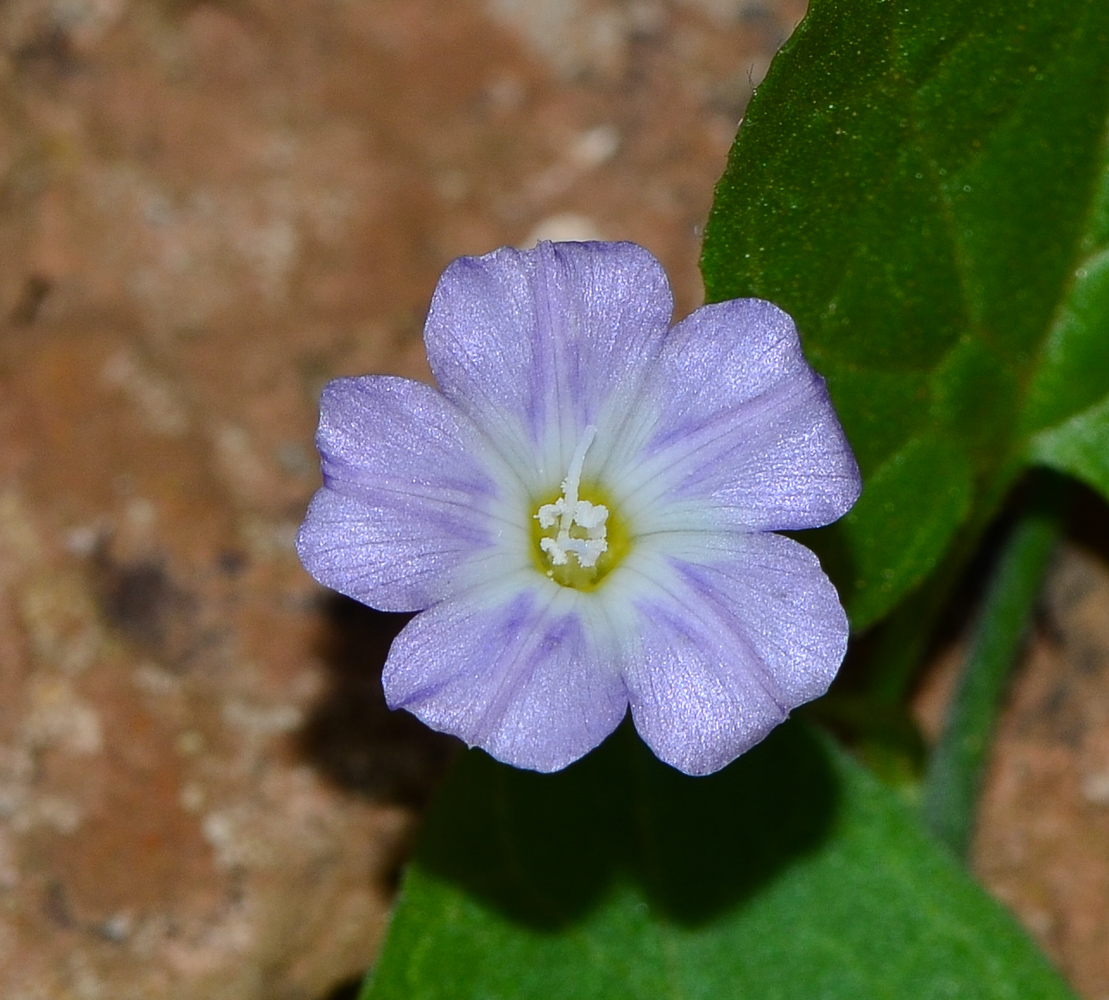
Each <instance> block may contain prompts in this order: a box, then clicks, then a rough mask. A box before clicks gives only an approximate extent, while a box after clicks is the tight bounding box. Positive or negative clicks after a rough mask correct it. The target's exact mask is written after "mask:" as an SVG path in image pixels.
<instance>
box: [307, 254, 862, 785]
mask: <svg viewBox="0 0 1109 1000" xmlns="http://www.w3.org/2000/svg"><path fill="white" fill-rule="evenodd" d="M672 309H673V300H672V297H671V294H670V288H669V285H668V283H667V281H666V276H665V274H664V273H663V271H662V268H661V267H660V265H659V264H658V262H657V261H656V260H655V259H654V258H653V257H652V256H651V255H650V254H649V253H648V252H647V251H646V250H644V249H642V248H641V247H638V246H635V245H634V244H631V243H543V244H540V245H539V246H538V247H537V248H536V249H534V250H530V251H517V250H513V249H510V248H502V249H500V250H496V251H494V252H493V253H490V254H487V255H486V256H484V257H463V258H461V259H459V260H456V261H455V262H454V263H452V264H451V265H450V266H449V267H448V268H447V270H446V271H445V272H444V274H443V277H442V278H441V279H440V281H439V286H438V288H437V289H436V290H435V295H434V297H433V299H432V303H431V311H430V314H429V316H428V320H427V326H426V328H425V330H424V341H425V343H426V345H427V353H428V359H429V361H430V363H431V369H432V372H433V373H434V375H435V378H436V379H437V380H438V383H439V389H438V390H436V389H433V388H431V387H430V386H428V385H424V384H423V383H421V382H412V381H409V380H407V379H401V378H393V377H387V376H372V375H371V376H366V377H364V378H341V379H336V380H335V381H334V382H332V383H331V384H330V385H328V386H327V388H326V389H325V390H324V393H323V398H322V401H321V404H320V406H321V417H320V427H319V432H318V434H317V439H316V441H317V446H318V447H319V451H320V455H321V457H322V467H323V478H324V484H325V485H324V487H323V488H322V489H321V490H320V491H319V492H318V493H317V494H316V496H315V498H314V499H313V500H312V504H311V506H310V507H309V510H308V514H307V517H306V518H305V521H304V524H303V526H302V527H301V529H300V534H299V536H298V538H297V551H298V552H299V553H300V558H301V560H302V561H303V563H304V565H305V566H306V567H307V569H308V571H309V572H310V573H311V574H312V575H313V576H314V577H315V578H316V579H317V580H319V581H320V582H321V583H324V584H326V585H327V586H329V587H333V588H334V589H335V590H338V591H340V592H342V593H344V594H347V595H349V596H350V597H353V598H355V599H356V600H358V601H361V602H363V603H364V604H368V605H370V606H371V607H374V608H378V609H380V610H383V611H419V612H421V613H420V614H418V615H417V616H416V617H414V618H413V619H412V620H411V622H409V623H408V625H407V626H406V627H405V628H404V630H403V631H402V632H401V633H400V635H399V636H397V638H396V640H395V641H394V643H393V646H392V649H391V650H390V652H389V658H388V660H387V662H386V664H385V672H384V678H383V679H384V685H385V696H386V699H387V700H388V703H389V705H390V706H391V707H393V708H405V709H407V710H408V711H410V712H412V713H414V714H415V715H417V716H419V717H420V718H421V719H423V720H424V722H426V723H427V724H428V725H429V726H431V727H433V728H435V729H439V730H444V731H446V732H449V733H454V734H455V735H457V736H460V737H461V738H462V739H463V740H465V741H466V742H467V743H469V744H471V745H477V746H480V747H483V748H484V749H485V750H487V751H488V752H489V753H491V754H492V755H493V756H494V757H497V758H499V759H500V760H502V761H505V762H507V763H509V764H514V765H516V766H518V767H526V768H533V769H535V770H538V771H555V770H558V769H559V768H562V767H565V766H566V765H567V764H569V763H571V762H572V761H574V760H576V759H577V758H579V757H581V756H582V755H583V754H585V753H587V752H588V751H589V750H591V749H592V748H593V747H595V746H597V745H598V744H599V743H600V742H601V741H602V740H603V739H604V738H605V737H606V736H607V735H608V734H609V733H611V732H612V730H613V729H614V728H615V727H616V726H617V724H618V723H619V722H620V720H621V719H622V718H623V717H624V714H625V713H626V712H627V710H628V707H629V706H630V708H631V713H632V718H633V719H634V721H635V725H636V728H637V729H638V730H639V733H640V735H641V736H642V737H643V739H644V740H645V741H646V742H647V743H648V744H649V745H650V746H651V748H652V749H653V750H654V752H655V753H656V754H657V755H658V756H659V757H660V758H661V759H662V760H664V761H666V762H667V763H669V764H672V765H673V766H674V767H677V768H680V769H681V770H682V771H685V772H686V773H688V774H708V773H710V772H712V771H715V770H717V769H718V768H720V767H723V766H724V765H725V764H727V763H729V762H730V761H731V760H733V759H734V758H735V757H737V756H738V755H739V754H741V753H743V752H744V751H745V750H747V749H748V748H750V747H751V746H753V745H754V744H755V743H757V742H758V741H759V740H761V739H762V738H763V737H764V736H766V734H767V733H768V732H769V731H770V730H771V729H772V728H773V727H774V726H776V725H777V724H778V723H780V722H781V721H782V720H783V719H785V718H786V716H787V715H788V714H789V712H790V710H791V709H792V708H794V707H796V706H797V705H800V704H802V703H803V702H806V701H809V700H810V699H812V698H815V697H817V696H818V695H821V694H823V693H824V691H825V690H826V689H827V687H828V685H829V683H830V682H831V680H832V678H833V676H834V675H835V673H836V670H837V669H838V668H839V665H840V662H841V661H842V659H843V654H844V650H845V648H846V644H847V632H848V626H847V618H846V616H845V614H844V611H843V608H842V607H841V606H840V603H839V599H838V597H837V595H836V591H835V588H834V587H833V586H832V584H831V583H830V582H829V580H828V578H827V577H826V576H825V575H824V573H823V572H822V571H821V569H820V565H819V563H818V562H817V559H816V557H815V556H814V555H813V554H812V553H811V552H810V551H809V550H808V549H806V548H804V547H803V546H802V545H799V544H798V543H797V542H795V541H792V540H791V539H789V538H785V537H783V536H781V535H776V534H772V533H771V532H774V531H780V530H791V529H795V528H812V527H816V526H818V525H822V524H827V523H829V522H830V521H834V520H835V519H836V518H838V517H840V516H841V515H842V514H843V513H844V512H845V511H847V510H848V508H849V507H850V506H851V504H852V503H854V501H855V498H856V497H857V496H858V493H859V473H858V468H857V466H856V465H855V460H854V457H853V456H852V454H851V449H850V448H849V446H848V444H847V441H846V440H845V438H844V435H843V431H842V429H841V427H840V425H839V422H838V420H837V419H836V415H835V413H834V411H833V409H832V405H831V403H830V401H829V399H828V394H827V392H826V390H825V388H824V381H823V379H821V378H820V376H818V375H817V374H816V373H815V372H813V370H812V369H811V368H810V367H809V365H808V363H807V362H806V361H805V359H804V357H803V355H802V353H801V348H800V344H799V342H798V339H797V332H796V329H795V328H794V325H793V322H792V321H791V320H790V318H789V317H788V316H787V315H786V314H785V313H783V312H782V311H781V310H780V309H778V308H777V307H775V306H773V305H771V304H770V303H768V302H763V301H760V300H758V299H737V300H735V301H732V302H722V303H719V304H717V305H709V306H705V307H703V308H701V309H698V310H697V311H696V312H694V313H693V314H692V315H691V316H689V317H688V318H687V319H685V320H683V321H682V322H681V323H679V324H678V325H677V326H675V327H674V328H673V329H670V328H669V326H670V318H671V312H672Z"/></svg>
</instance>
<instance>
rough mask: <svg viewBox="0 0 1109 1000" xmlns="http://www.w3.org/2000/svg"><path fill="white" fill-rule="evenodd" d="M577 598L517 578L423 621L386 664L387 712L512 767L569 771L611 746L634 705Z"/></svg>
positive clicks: (405, 634) (440, 608)
mask: <svg viewBox="0 0 1109 1000" xmlns="http://www.w3.org/2000/svg"><path fill="white" fill-rule="evenodd" d="M580 598H581V595H580V594H577V593H576V592H574V591H570V590H567V589H565V588H561V587H558V586H557V585H555V584H551V583H550V582H549V581H546V580H538V581H537V582H533V581H532V580H529V579H528V578H527V576H525V575H524V574H518V575H517V576H516V578H514V579H509V580H506V581H498V582H497V583H494V584H490V585H488V586H486V587H483V588H479V589H478V590H475V591H473V592H471V593H470V594H468V595H467V596H466V597H463V598H457V599H454V600H450V601H444V602H442V603H441V604H437V605H435V606H434V607H432V608H430V609H429V610H427V611H425V612H424V613H423V614H421V615H417V616H416V617H415V618H413V619H412V621H411V622H409V623H408V625H407V626H405V628H404V630H403V631H402V632H401V633H400V635H399V636H397V638H396V639H395V640H394V642H393V647H392V649H391V650H390V651H389V658H388V660H387V661H386V663H385V671H384V674H383V681H384V685H385V697H386V700H387V702H388V704H389V707H390V708H405V709H407V710H408V711H410V712H412V713H413V714H414V715H416V716H418V717H419V718H421V719H422V720H423V721H424V722H426V723H427V724H428V725H429V726H431V727H432V728H433V729H438V730H441V731H443V732H448V733H453V734H454V735H456V736H459V737H461V738H462V739H463V740H465V741H466V742H467V743H468V744H470V745H471V746H480V747H482V748H483V749H484V750H486V751H487V752H488V753H490V754H492V755H493V756H494V757H496V758H497V759H498V760H502V761H504V762H505V763H508V764H512V765H514V766H515V767H526V768H531V769H533V770H536V771H557V770H559V769H560V768H563V767H565V766H566V765H567V764H570V763H572V762H573V761H575V760H577V759H578V758H579V757H581V756H582V755H583V754H585V753H587V752H588V751H590V750H592V749H593V748H594V747H595V746H597V745H598V744H599V743H600V742H601V741H602V740H603V739H604V738H605V737H606V736H608V734H609V733H611V732H612V730H613V729H615V728H616V726H617V725H618V724H619V722H620V720H621V719H622V718H623V717H624V714H625V713H626V711H627V704H628V702H627V694H626V692H625V690H624V684H623V681H622V680H621V679H620V675H619V673H618V671H617V669H616V667H615V664H614V663H613V661H612V659H611V658H610V657H607V656H605V655H603V641H604V634H603V632H602V633H598V630H597V629H596V628H595V627H594V624H593V623H592V622H591V621H590V609H589V607H588V604H587V602H585V601H582V600H581V599H580Z"/></svg>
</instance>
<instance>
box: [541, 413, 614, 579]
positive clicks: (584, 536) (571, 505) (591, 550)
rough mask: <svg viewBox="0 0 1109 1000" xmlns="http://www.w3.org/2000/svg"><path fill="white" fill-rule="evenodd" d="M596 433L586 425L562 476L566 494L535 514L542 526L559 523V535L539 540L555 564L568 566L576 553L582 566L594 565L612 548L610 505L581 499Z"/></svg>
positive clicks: (590, 567) (548, 526) (551, 525)
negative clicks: (574, 531) (584, 471)
mask: <svg viewBox="0 0 1109 1000" xmlns="http://www.w3.org/2000/svg"><path fill="white" fill-rule="evenodd" d="M596 436H597V428H596V427H594V426H593V425H590V426H588V427H586V428H585V431H584V432H583V433H582V437H581V440H580V441H579V442H578V446H577V448H575V449H574V455H573V458H571V459H570V470H569V471H568V472H567V473H566V478H565V479H564V480H562V496H560V497H559V498H558V499H557V500H555V502H554V503H547V504H543V506H542V507H540V508H539V510H538V512H537V513H536V514H535V517H536V519H537V520H538V521H539V527H541V528H544V529H550V528H553V527H554V526H555V524H556V523H557V524H558V534H557V536H555V537H554V538H550V537H547V538H541V539H540V540H539V548H540V549H541V550H542V551H543V553H544V554H545V555H546V556H547V558H548V559H550V561H551V565H552V566H565V565H566V562H567V559H568V558H569V556H570V554H571V553H573V555H574V558H575V559H576V560H577V562H578V565H579V566H581V567H582V568H583V569H592V568H593V567H594V566H596V565H597V560H598V559H599V558H600V557H601V555H602V554H603V553H604V552H605V550H606V549H607V548H608V540H607V537H606V531H605V522H606V521H607V520H608V508H607V507H606V506H605V505H604V504H599V503H597V504H595V503H590V502H589V501H588V500H579V499H578V491H579V489H580V488H581V472H582V467H583V466H584V465H585V453H586V452H587V451H588V450H589V446H590V445H591V444H592V443H593V439H594V438H595V437H596ZM573 528H577V529H578V534H576V535H572V534H571V533H570V531H571V529H573Z"/></svg>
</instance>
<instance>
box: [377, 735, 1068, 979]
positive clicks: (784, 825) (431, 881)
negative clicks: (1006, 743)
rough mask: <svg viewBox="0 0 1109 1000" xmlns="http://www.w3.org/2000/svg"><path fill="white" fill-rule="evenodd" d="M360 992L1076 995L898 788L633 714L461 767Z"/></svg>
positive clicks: (800, 743)
mask: <svg viewBox="0 0 1109 1000" xmlns="http://www.w3.org/2000/svg"><path fill="white" fill-rule="evenodd" d="M364 996H365V997H366V998H367V1000H469V998H475V1000H476V998H482V1000H492V998H504V1000H529V998H536V1000H551V998H552V997H559V998H562V997H567V998H569V997H573V998H576V1000H592V998H596V1000H614V998H619V1000H624V998H643V1000H657V998H659V997H673V998H682V1000H695V998H703V1000H724V998H727V1000H745V998H751V1000H786V998H790V1000H793V998H804V1000H811V998H817V997H819V998H821V1000H871V998H889V1000H894V998H896V1000H903V998H905V997H912V998H913V1000H932V998H936V1000H938V998H941V997H942V998H950V997H973V998H975V1000H1000V998H1013V1000H1016V998H1020V1000H1041V998H1042V1000H1047V998H1065V997H1071V996H1072V994H1071V993H1070V992H1069V991H1068V989H1067V988H1066V986H1065V985H1064V984H1063V983H1062V982H1061V981H1060V980H1059V978H1058V977H1057V976H1056V975H1055V974H1054V973H1053V972H1052V971H1051V969H1050V968H1049V967H1048V966H1047V964H1046V962H1045V961H1044V959H1043V958H1042V957H1041V956H1040V955H1039V953H1038V952H1037V951H1036V949H1035V947H1034V946H1033V945H1032V944H1031V943H1030V941H1029V940H1028V939H1027V938H1026V937H1025V935H1024V934H1023V933H1022V932H1021V931H1020V930H1019V929H1018V928H1017V927H1016V925H1015V924H1014V922H1013V920H1012V919H1011V918H1010V917H1009V916H1008V914H1006V913H1005V912H1004V911H1003V910H1002V909H1001V908H1000V907H999V906H998V905H997V904H996V903H995V902H994V901H993V900H991V899H990V898H989V897H988V896H987V895H986V894H985V893H984V892H983V891H982V890H981V889H980V888H978V887H977V886H976V885H975V884H974V882H972V881H971V880H970V878H969V877H968V876H966V875H965V874H964V873H963V872H962V871H961V870H960V869H959V867H958V866H957V864H956V863H955V862H954V861H953V860H952V859H951V858H950V857H949V856H948V855H947V853H946V852H945V851H943V850H942V849H941V848H939V847H938V846H937V845H936V844H935V843H934V842H933V841H932V840H931V839H930V838H928V837H927V835H925V834H924V833H923V831H922V830H921V828H920V827H919V825H918V824H917V823H916V822H915V820H914V819H913V817H912V816H911V815H910V814H909V813H908V812H907V810H906V809H905V808H904V807H903V806H902V804H901V803H900V802H899V801H898V800H897V799H896V798H895V797H894V795H893V793H891V792H890V791H888V790H887V789H885V788H884V787H882V786H880V785H879V784H878V783H877V782H876V781H875V780H874V779H873V778H871V777H870V776H869V775H868V774H867V773H866V772H864V771H863V770H862V769H861V768H860V767H858V766H857V765H855V764H854V763H852V762H851V761H850V760H848V759H846V758H845V757H844V755H843V754H842V753H840V752H838V751H836V750H834V749H832V748H831V746H830V745H829V744H828V743H827V742H826V741H824V740H822V739H820V738H818V737H816V736H815V735H814V734H813V733H812V731H810V730H808V729H806V728H804V727H803V726H802V725H801V724H799V723H787V725H786V726H784V727H782V728H781V729H780V730H778V731H777V732H776V733H775V734H774V735H772V736H771V737H770V738H769V739H768V740H767V741H766V742H765V743H764V744H762V745H761V746H759V747H757V748H756V749H755V750H753V751H752V752H751V753H749V754H747V755H746V756H744V757H742V758H740V759H739V760H738V761H737V762H736V763H735V764H733V765H731V766H730V767H729V768H727V769H725V770H724V771H722V772H720V773H719V774H716V775H713V776H711V777H708V778H687V777H685V776H683V775H681V774H679V773H677V772H676V771H673V770H672V769H670V768H668V767H667V766H666V765H664V764H661V763H659V762H658V761H657V760H655V759H654V758H653V757H652V756H651V755H650V753H649V752H648V751H647V750H646V749H645V748H644V747H643V746H642V744H641V743H640V742H639V741H638V739H637V738H636V737H635V736H634V734H633V733H632V732H631V731H630V728H628V727H625V728H624V729H622V730H621V731H620V732H619V733H618V734H617V736H616V737H614V738H613V739H612V740H610V741H609V742H608V743H607V744H606V745H605V746H604V747H602V748H601V749H600V750H598V751H597V752H595V753H593V754H591V755H590V756H589V757H587V758H586V759H585V760H584V761H581V762H579V763H578V764H576V765H574V766H572V767H571V768H569V769H567V770H566V771H564V772H561V773H560V774H555V775H539V774H534V773H530V772H523V771H516V770H513V769H511V768H508V767H505V766H503V765H500V764H497V763H495V762H494V761H492V760H491V759H490V758H488V757H486V756H485V755H484V754H482V753H480V752H479V751H471V752H470V753H469V754H467V755H466V756H465V757H464V758H463V759H462V761H461V764H460V766H459V767H458V768H457V770H456V771H455V772H454V774H453V775H452V777H451V779H450V780H449V782H448V784H447V787H446V788H445V789H444V791H443V794H442V796H441V798H440V800H439V802H438V806H437V808H436V809H435V810H434V811H433V813H432V815H431V817H430V819H429V822H428V826H427V828H426V830H425V832H424V836H423V840H422V844H421V846H420V848H419V851H418V853H417V857H416V860H415V862H414V864H413V865H412V867H411V869H410V871H409V874H408V877H407V880H406V882H405V885H404V888H403V891H402V893H401V898H400V902H399V905H398V908H397V912H396V914H395V916H394V919H393V924H392V927H391V928H390V931H389V936H388V940H387V942H386V946H385V950H384V954H383V955H382V957H381V959H380V962H379V965H378V968H377V970H376V972H375V974H374V977H373V981H372V985H370V986H369V987H368V988H367V990H366V992H365V994H364Z"/></svg>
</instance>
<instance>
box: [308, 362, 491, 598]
mask: <svg viewBox="0 0 1109 1000" xmlns="http://www.w3.org/2000/svg"><path fill="white" fill-rule="evenodd" d="M316 444H317V447H318V448H319V451H320V456H321V463H322V468H323V477H324V484H325V485H324V488H323V489H321V490H320V491H319V492H318V493H317V494H316V496H315V498H314V499H313V501H312V504H311V506H310V507H309V509H308V514H307V516H306V518H305V520H304V524H303V525H302V526H301V529H300V533H299V535H298V536H297V552H298V554H299V555H300V558H301V561H302V562H303V563H304V565H305V567H306V568H307V570H308V571H309V572H310V573H311V574H312V575H313V576H314V577H315V578H316V579H317V580H318V581H319V582H320V583H323V584H325V585H326V586H328V587H331V588H333V589H335V590H338V591H339V592H340V593H343V594H347V595H348V596H350V597H353V598H355V599H356V600H359V601H362V602H363V603H364V604H368V605H370V606H371V607H375V608H378V609H380V610H382V611H417V610H420V609H422V608H426V607H427V606H428V605H430V604H432V603H434V602H435V601H437V600H440V599H442V598H443V597H445V596H447V595H448V594H450V593H452V592H453V590H454V589H455V588H456V587H457V586H458V580H457V574H456V570H458V568H459V567H460V566H463V565H464V564H466V563H467V562H468V561H471V560H474V559H475V558H480V556H481V554H482V553H483V552H487V551H488V550H489V549H490V548H491V547H492V545H493V539H494V536H495V533H496V532H497V530H498V528H499V527H500V524H499V522H498V520H497V513H496V512H497V499H498V495H499V491H498V487H497V485H496V484H495V483H494V481H493V479H492V478H490V475H489V473H488V471H487V467H484V466H483V464H482V458H483V456H485V453H486V451H487V445H486V444H485V443H484V441H483V439H482V437H481V435H480V434H478V433H477V431H476V429H475V428H474V427H473V425H472V424H471V423H470V421H469V420H468V419H467V418H466V417H465V416H464V415H463V414H462V413H460V412H459V411H458V410H457V409H456V408H455V407H454V406H452V405H451V404H450V403H448V402H447V401H446V400H445V399H444V398H443V397H442V396H441V395H440V394H439V393H437V392H436V391H435V390H434V389H432V388H431V387H430V386H427V385H424V384H423V383H421V382H412V381H409V380H407V379H400V378H390V377H381V376H368V377H365V378H344V379H336V380H335V381H334V382H331V383H330V384H329V385H328V386H327V388H326V389H325V390H324V392H323V396H322V398H321V400H320V427H319V431H318V433H317V435H316Z"/></svg>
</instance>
